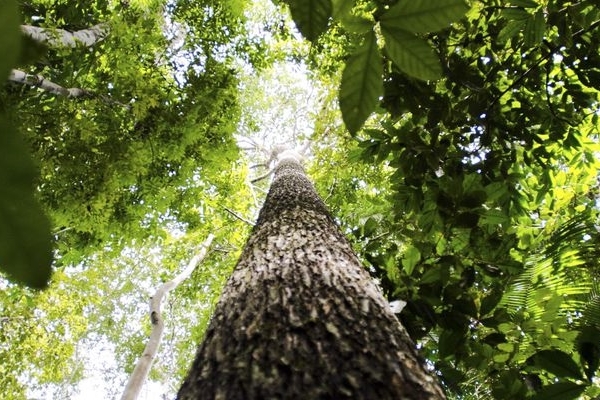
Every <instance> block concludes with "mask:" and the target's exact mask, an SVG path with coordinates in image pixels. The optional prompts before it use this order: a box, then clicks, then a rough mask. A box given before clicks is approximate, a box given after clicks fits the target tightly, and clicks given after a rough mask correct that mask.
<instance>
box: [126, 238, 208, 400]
mask: <svg viewBox="0 0 600 400" xmlns="http://www.w3.org/2000/svg"><path fill="white" fill-rule="evenodd" d="M213 239H214V235H213V234H212V233H211V234H210V235H208V237H207V238H206V240H205V241H204V243H202V246H201V247H202V248H201V249H200V251H199V252H198V254H196V255H195V256H194V257H193V258H192V259H191V260H190V262H189V264H188V266H187V267H186V268H185V269H184V270H183V271H182V272H181V273H180V274H179V275H177V276H176V277H175V278H173V280H171V281H169V282H166V283H163V284H162V285H160V286H159V288H158V289H157V290H156V293H154V296H152V297H151V298H150V322H151V323H152V332H150V338H149V340H148V343H147V344H146V348H145V349H144V352H143V353H142V356H141V357H140V359H139V360H138V362H137V364H136V366H135V369H134V370H133V372H132V373H131V376H130V377H129V381H128V382H127V385H126V386H125V390H124V391H123V396H122V397H121V400H135V399H137V397H138V396H139V394H140V391H141V390H142V387H143V386H144V382H145V381H146V378H147V377H148V373H149V372H150V367H151V366H152V361H154V358H155V357H156V353H157V352H158V346H159V345H160V342H161V339H162V334H163V331H164V329H165V323H164V320H163V318H162V315H161V311H160V306H161V303H162V300H163V298H164V297H165V295H166V294H167V293H168V292H169V291H171V290H173V289H175V288H176V287H177V286H179V284H181V282H183V281H184V280H185V279H187V278H188V277H189V276H190V275H191V273H192V272H193V271H194V269H196V266H197V265H198V264H199V263H200V262H201V261H202V260H203V259H204V257H206V253H207V252H208V248H209V247H210V245H211V243H212V241H213Z"/></svg>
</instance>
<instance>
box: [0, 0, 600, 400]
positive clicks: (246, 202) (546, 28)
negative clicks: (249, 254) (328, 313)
mask: <svg viewBox="0 0 600 400" xmlns="http://www.w3.org/2000/svg"><path fill="white" fill-rule="evenodd" d="M599 26H600V2H599V1H598V0H581V1H562V0H548V1H541V0H510V1H508V0H481V1H475V0H473V1H469V2H466V1H463V0H411V1H406V0H397V1H394V0H392V1H379V0H369V1H363V0H356V1H344V0H326V1H319V2H307V1H300V0H286V1H284V2H273V3H271V2H268V1H262V2H258V1H256V2H249V1H244V0H228V1H217V0H206V1H204V0H202V1H188V0H174V1H169V2H162V1H160V0H131V1H116V0H91V1H84V2H77V3H74V2H70V1H67V0H64V1H63V0H32V1H20V2H18V1H16V0H6V1H3V2H1V3H0V51H1V52H2V54H3V57H2V58H0V75H2V77H3V78H2V79H3V82H4V81H5V82H4V83H3V84H2V86H1V88H0V126H1V131H2V134H1V135H0V185H1V187H2V195H1V196H0V216H1V218H0V268H1V269H2V271H4V275H3V278H1V279H0V288H1V290H0V360H1V362H0V387H2V388H4V389H3V391H4V392H3V394H4V395H5V397H6V398H7V399H20V398H27V397H33V396H36V397H40V394H45V395H46V396H49V397H48V398H76V396H77V393H78V392H79V391H81V390H85V385H83V384H81V383H82V382H85V380H86V379H89V377H90V376H96V377H100V378H99V379H101V380H102V381H104V382H112V383H111V384H108V385H106V387H107V388H110V389H107V390H109V392H107V394H106V396H107V397H111V396H112V397H114V396H116V395H118V394H119V392H120V390H121V387H122V386H123V381H124V379H125V377H126V374H127V373H129V372H130V371H131V369H132V368H133V365H134V361H135V359H136V358H137V357H138V356H139V354H140V353H141V349H143V346H144V343H145V339H146V337H147V334H148V330H149V325H148V320H147V316H146V307H147V306H146V303H147V299H148V297H149V296H150V295H151V294H152V293H153V290H154V289H155V288H156V287H157V286H158V285H159V284H160V283H161V282H164V281H167V280H169V279H171V278H172V277H173V276H174V275H176V274H177V273H178V271H180V270H181V269H182V267H183V266H185V265H186V264H187V262H188V261H189V259H190V258H191V257H192V256H193V255H194V254H195V253H196V252H197V251H198V248H199V246H200V244H201V243H202V242H203V241H204V239H205V238H206V237H207V236H208V235H209V234H214V235H215V241H214V243H215V244H214V245H213V247H212V251H211V252H210V253H209V255H208V257H207V259H206V260H205V261H204V262H203V263H202V264H201V265H200V266H199V267H198V268H197V269H196V270H195V272H194V273H193V275H192V277H191V278H190V280H188V281H186V282H185V283H184V284H183V285H182V286H181V287H179V288H178V289H177V290H176V291H174V293H173V294H172V296H171V297H170V298H169V300H168V304H167V305H166V306H165V314H166V315H165V318H166V321H167V324H168V326H167V331H169V333H168V334H167V335H166V339H165V343H163V345H162V348H161V351H160V353H159V355H158V357H157V360H156V362H155V364H154V367H153V370H152V373H151V375H150V381H151V382H150V383H149V384H148V385H149V386H148V387H151V388H154V390H152V393H153V394H154V395H157V393H159V392H160V394H162V393H164V394H166V395H167V396H172V395H173V393H175V392H176V390H177V388H178V387H179V385H180V383H181V380H182V378H183V375H184V373H185V371H186V369H187V368H188V366H189V364H190V361H191V358H192V356H193V352H194V351H193V349H194V348H195V345H196V343H197V342H198V341H199V339H200V338H201V337H202V334H203V331H204V329H205V327H206V324H207V321H208V319H209V318H210V314H211V310H212V308H213V305H214V303H215V301H216V299H217V298H218V295H219V293H220V291H221V289H222V287H223V285H224V282H225V279H226V278H227V276H228V275H229V273H230V271H231V269H232V267H233V265H234V263H235V260H236V258H237V257H238V256H239V253H240V250H241V247H242V246H243V243H244V241H245V239H246V237H247V234H248V232H249V228H250V226H251V223H252V221H253V220H254V218H255V217H256V213H257V211H258V210H259V209H260V205H261V202H262V201H263V198H264V191H265V189H266V187H267V186H268V179H258V178H261V177H264V176H265V175H268V164H269V161H270V160H269V157H270V152H271V150H272V149H273V148H274V147H276V146H277V145H283V146H287V147H296V148H297V149H301V150H303V151H304V153H305V154H304V155H305V159H306V167H307V170H308V172H309V175H310V177H311V179H312V180H313V181H314V182H315V185H316V187H317V190H318V191H319V192H320V194H321V197H322V198H323V199H324V201H325V202H326V203H327V206H328V207H329V208H330V210H331V212H332V214H333V215H334V217H335V219H336V221H337V222H338V223H339V224H340V226H341V228H342V230H343V232H344V233H345V234H346V236H347V237H348V239H349V240H350V241H351V243H352V245H353V247H354V249H355V251H356V252H357V254H358V255H359V257H360V259H361V261H362V262H363V264H364V267H365V268H366V269H367V270H368V271H369V273H370V274H371V275H372V277H373V279H375V280H376V281H377V282H378V283H379V285H380V287H381V290H382V291H383V293H384V294H385V296H386V297H387V299H388V300H389V301H390V302H398V301H401V302H402V304H405V305H404V307H403V308H402V310H401V311H400V310H399V311H398V313H397V317H398V318H399V319H400V320H401V322H402V324H403V325H404V326H405V327H406V328H407V330H408V333H409V334H410V336H411V337H412V339H413V340H414V341H415V342H416V344H417V347H418V348H419V349H420V352H421V355H422V356H423V357H424V358H425V359H426V360H427V363H428V365H429V366H430V367H431V368H433V369H434V370H435V372H436V374H437V375H438V377H439V378H440V380H441V382H442V384H443V387H444V389H445V390H446V393H447V395H448V397H449V398H455V399H489V398H495V399H515V398H532V399H554V398H555V399H576V398H584V399H592V398H596V397H597V396H599V395H600V385H599V384H598V377H597V373H598V368H599V366H600V286H599V282H598V278H599V273H600V264H599V261H598V260H600V254H599V253H600V247H599V244H598V243H600V233H599V226H598V210H599V207H600V203H599V181H598V170H599V167H600V161H599V157H600V153H599V150H600V148H599V136H598V134H599V128H600V123H599V118H600V103H599V101H600V99H599V93H600V27H599ZM4 55H6V57H5V56H4ZM39 289H43V290H39ZM99 355H101V356H100V357H99ZM94 359H96V360H94ZM98 359H100V360H101V361H105V362H106V366H103V365H101V364H99V363H98V362H99V361H98ZM110 390H113V391H114V392H110ZM148 396H150V395H148ZM159 397H160V396H159ZM159 397H156V398H159ZM149 398H150V397H149Z"/></svg>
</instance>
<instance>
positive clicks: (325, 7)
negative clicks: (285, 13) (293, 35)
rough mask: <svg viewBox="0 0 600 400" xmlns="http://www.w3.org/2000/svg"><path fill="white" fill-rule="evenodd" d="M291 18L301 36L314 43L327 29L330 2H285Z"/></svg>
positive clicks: (297, 0)
mask: <svg viewBox="0 0 600 400" xmlns="http://www.w3.org/2000/svg"><path fill="white" fill-rule="evenodd" d="M286 2H287V4H288V5H289V6H290V12H291V13H292V18H293V19H294V22H295V23H296V26H297V27H298V30H299V31H300V32H301V33H302V35H303V36H304V37H305V38H307V39H308V40H310V41H311V42H313V41H315V40H316V39H317V38H318V37H319V35H320V34H321V33H323V32H325V30H326V29H327V24H328V23H329V18H331V14H332V13H333V5H332V3H331V0H286Z"/></svg>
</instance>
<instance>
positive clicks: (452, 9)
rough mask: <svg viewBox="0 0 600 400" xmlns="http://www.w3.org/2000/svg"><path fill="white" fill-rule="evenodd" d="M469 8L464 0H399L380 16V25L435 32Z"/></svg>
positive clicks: (412, 30) (413, 30) (459, 16)
mask: <svg viewBox="0 0 600 400" xmlns="http://www.w3.org/2000/svg"><path fill="white" fill-rule="evenodd" d="M468 10H469V6H468V5H467V4H466V3H465V2H464V0H401V1H399V2H398V3H396V5H394V6H393V7H392V8H390V9H389V10H388V11H387V12H386V13H385V14H383V15H382V16H381V19H380V21H381V25H382V26H386V27H388V28H396V29H404V30H407V31H410V32H415V33H424V32H435V31H437V30H440V29H442V28H445V27H447V26H448V25H450V23H451V22H453V21H456V20H458V19H460V18H461V17H462V16H463V15H465V13H466V12H467V11H468Z"/></svg>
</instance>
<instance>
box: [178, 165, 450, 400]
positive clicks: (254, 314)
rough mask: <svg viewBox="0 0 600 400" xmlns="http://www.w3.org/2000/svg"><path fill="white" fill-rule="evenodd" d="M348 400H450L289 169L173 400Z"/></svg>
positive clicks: (302, 178) (306, 186) (280, 176)
mask: <svg viewBox="0 0 600 400" xmlns="http://www.w3.org/2000/svg"><path fill="white" fill-rule="evenodd" d="M341 398H352V399H443V398H445V397H444V394H443V392H442V390H441V388H440V386H439V384H438V382H437V380H436V378H435V377H434V376H433V375H432V373H431V372H429V371H427V370H426V369H425V368H424V367H423V365H422V362H421V361H420V360H419V358H418V357H417V355H416V352H415V349H414V345H413V343H412V342H411V340H410V338H409V337H408V335H407V333H406V331H405V330H404V328H403V327H402V326H401V325H400V322H399V321H398V319H397V318H396V317H395V316H394V314H393V313H392V312H391V311H390V310H389V306H388V304H387V302H386V301H385V299H384V298H383V296H382V294H381V292H380V291H379V290H378V288H377V286H376V285H375V283H374V282H373V281H372V279H371V278H370V277H369V275H368V273H367V272H366V271H365V269H364V268H363V267H362V266H361V263H360V261H359V260H358V258H357V257H356V255H355V254H354V253H353V251H352V248H351V247H350V245H349V243H348V242H347V240H346V238H345V237H344V236H343V235H342V233H341V232H340V230H339V229H338V227H337V226H336V225H335V223H334V221H333V219H332V217H331V215H330V214H329V212H328V211H327V208H326V206H325V204H324V203H323V201H322V200H321V199H320V198H319V196H318V194H317V193H316V191H315V189H314V187H313V185H312V183H311V182H310V181H309V180H308V178H307V177H306V175H305V173H304V170H303V168H302V166H301V165H300V163H299V162H298V160H296V159H294V158H293V157H287V158H284V159H283V160H281V161H280V162H279V164H278V166H277V168H276V171H275V177H274V180H273V183H272V184H271V188H270V190H269V194H268V196H267V199H266V201H265V204H264V206H263V208H262V210H261V212H260V215H259V218H258V221H257V223H256V225H255V226H254V229H253V231H252V234H251V236H250V238H249V239H248V242H247V244H246V247H245V249H244V251H243V253H242V255H241V257H240V260H239V261H238V264H237V266H236V268H235V270H234V272H233V274H232V275H231V277H230V278H229V280H228V282H227V285H226V287H225V289H224V291H223V293H222V295H221V298H220V300H219V303H218V305H217V307H216V310H215V313H214V315H213V317H212V319H211V322H210V325H209V327H208V329H207V332H206V335H205V338H204V340H203V342H202V343H201V345H200V347H199V349H198V353H197V355H196V359H195V361H194V363H193V365H192V367H191V369H190V372H189V375H188V377H187V378H186V380H185V382H184V383H183V385H182V387H181V389H180V391H179V394H178V399H181V400H189V399H341Z"/></svg>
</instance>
